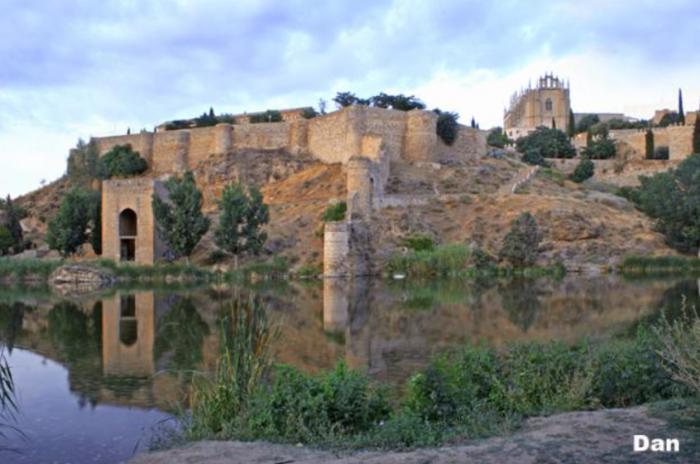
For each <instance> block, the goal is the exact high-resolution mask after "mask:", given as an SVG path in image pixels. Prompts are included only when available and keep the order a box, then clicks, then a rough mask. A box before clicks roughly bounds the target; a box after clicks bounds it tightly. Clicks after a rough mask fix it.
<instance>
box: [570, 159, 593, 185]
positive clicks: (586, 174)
mask: <svg viewBox="0 0 700 464" xmlns="http://www.w3.org/2000/svg"><path fill="white" fill-rule="evenodd" d="M594 173H595V164H593V161H591V160H589V159H582V160H581V161H579V163H578V164H577V165H576V168H575V169H574V172H573V173H572V174H571V180H573V181H574V182H578V183H581V182H583V181H584V180H586V179H590V178H591V177H593V174H594Z"/></svg>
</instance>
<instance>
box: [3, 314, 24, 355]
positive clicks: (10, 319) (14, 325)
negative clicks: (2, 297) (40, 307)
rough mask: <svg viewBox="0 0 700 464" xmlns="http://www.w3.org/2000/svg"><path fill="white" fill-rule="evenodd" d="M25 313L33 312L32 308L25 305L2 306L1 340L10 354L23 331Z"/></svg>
mask: <svg viewBox="0 0 700 464" xmlns="http://www.w3.org/2000/svg"><path fill="white" fill-rule="evenodd" d="M25 311H31V308H30V307H29V306H27V305H25V304H23V303H12V304H0V340H2V342H3V343H4V344H5V346H6V347H7V349H8V351H10V352H12V348H13V347H14V345H15V340H16V339H17V336H18V335H19V334H20V332H21V331H22V320H23V319H24V312H25Z"/></svg>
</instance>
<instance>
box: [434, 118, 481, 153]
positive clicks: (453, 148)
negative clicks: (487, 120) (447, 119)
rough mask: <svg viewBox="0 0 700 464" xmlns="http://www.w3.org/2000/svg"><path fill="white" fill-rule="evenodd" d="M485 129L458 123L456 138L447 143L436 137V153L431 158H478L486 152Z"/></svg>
mask: <svg viewBox="0 0 700 464" xmlns="http://www.w3.org/2000/svg"><path fill="white" fill-rule="evenodd" d="M486 136H487V131H482V130H479V129H473V128H471V127H467V126H463V125H461V124H460V125H459V126H458V131H457V138H456V139H455V141H454V142H453V143H452V145H447V144H446V143H445V142H443V141H442V139H440V138H439V137H438V138H437V146H436V150H435V151H436V154H435V155H434V156H433V159H478V158H480V157H482V156H484V153H486V150H487V145H486Z"/></svg>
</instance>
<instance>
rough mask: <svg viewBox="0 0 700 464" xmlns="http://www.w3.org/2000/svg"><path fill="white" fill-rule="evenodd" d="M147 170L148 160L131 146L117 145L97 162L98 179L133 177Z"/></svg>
mask: <svg viewBox="0 0 700 464" xmlns="http://www.w3.org/2000/svg"><path fill="white" fill-rule="evenodd" d="M147 168H148V164H147V163H146V160H144V159H143V158H141V156H140V155H139V153H138V152H136V151H134V150H133V149H132V148H131V145H129V144H126V145H116V146H114V148H112V149H111V150H109V151H108V152H107V153H105V154H104V156H102V157H101V158H100V159H99V161H98V162H97V177H99V178H100V179H109V178H111V177H132V176H137V175H139V174H141V173H143V172H144V171H145V170H146V169H147Z"/></svg>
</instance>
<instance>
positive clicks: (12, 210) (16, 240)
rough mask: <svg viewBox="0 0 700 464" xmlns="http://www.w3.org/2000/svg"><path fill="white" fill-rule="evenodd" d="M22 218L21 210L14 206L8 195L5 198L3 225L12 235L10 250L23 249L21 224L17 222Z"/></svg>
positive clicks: (17, 250)
mask: <svg viewBox="0 0 700 464" xmlns="http://www.w3.org/2000/svg"><path fill="white" fill-rule="evenodd" d="M22 219H23V215H22V212H21V211H20V210H19V209H18V208H17V207H15V204H14V203H13V202H12V198H11V197H10V195H8V196H7V200H5V227H6V228H7V230H8V232H10V235H11V236H12V251H14V252H15V253H20V252H21V251H22V250H24V239H23V237H22V225H21V224H20V223H19V221H20V220H22Z"/></svg>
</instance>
